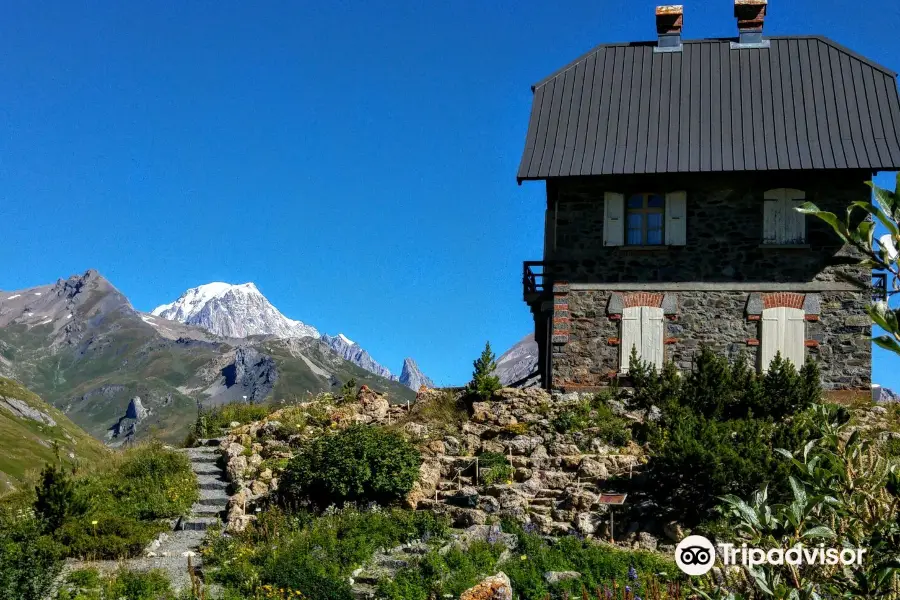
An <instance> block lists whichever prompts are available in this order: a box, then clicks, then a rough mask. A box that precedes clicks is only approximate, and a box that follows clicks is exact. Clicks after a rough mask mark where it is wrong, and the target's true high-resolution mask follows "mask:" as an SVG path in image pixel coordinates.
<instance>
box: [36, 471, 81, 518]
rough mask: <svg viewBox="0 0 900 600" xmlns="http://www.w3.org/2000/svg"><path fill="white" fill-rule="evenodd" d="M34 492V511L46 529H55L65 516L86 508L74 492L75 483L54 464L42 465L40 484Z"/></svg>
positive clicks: (73, 514)
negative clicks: (35, 496) (35, 494)
mask: <svg viewBox="0 0 900 600" xmlns="http://www.w3.org/2000/svg"><path fill="white" fill-rule="evenodd" d="M35 492H36V493H37V498H36V499H35V501H34V512H35V514H37V515H38V516H39V517H40V518H41V519H42V520H43V521H44V524H45V525H46V527H47V531H55V530H56V529H58V528H59V527H60V526H61V525H62V524H63V522H64V521H65V520H66V518H67V517H70V516H75V515H80V514H83V513H84V512H85V511H86V510H87V504H86V503H85V502H84V501H83V500H81V499H79V498H78V496H77V494H76V492H75V483H74V482H73V481H72V479H71V478H70V477H69V476H68V475H66V473H65V471H63V469H62V468H61V467H57V466H56V465H52V464H51V465H47V466H46V467H44V470H43V472H41V484H40V485H39V486H37V487H36V488H35Z"/></svg>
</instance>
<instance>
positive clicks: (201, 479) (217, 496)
mask: <svg viewBox="0 0 900 600" xmlns="http://www.w3.org/2000/svg"><path fill="white" fill-rule="evenodd" d="M200 443H201V444H202V445H200V446H197V447H194V448H185V449H184V450H182V452H184V453H185V454H186V455H187V456H188V458H189V459H190V461H191V468H192V469H193V471H194V475H196V476H197V483H198V485H199V488H200V498H199V499H198V501H197V502H196V503H195V504H194V505H193V506H192V507H191V514H190V515H189V516H188V517H186V518H183V519H181V520H180V521H179V522H178V524H177V525H176V526H175V529H176V530H178V531H206V529H207V528H208V527H209V526H210V525H213V524H216V523H221V522H222V518H223V517H224V516H225V509H226V508H227V506H228V481H227V480H226V479H225V471H224V470H223V469H222V467H220V466H219V456H220V455H219V452H218V444H219V440H217V439H209V440H200Z"/></svg>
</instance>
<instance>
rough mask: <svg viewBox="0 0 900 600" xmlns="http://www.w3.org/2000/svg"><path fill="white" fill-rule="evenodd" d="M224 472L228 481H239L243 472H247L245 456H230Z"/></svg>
mask: <svg viewBox="0 0 900 600" xmlns="http://www.w3.org/2000/svg"><path fill="white" fill-rule="evenodd" d="M225 472H226V473H227V474H228V480H229V481H240V480H241V478H242V477H243V476H244V473H246V472H247V457H246V456H235V457H232V458H231V460H229V461H228V466H227V467H226V468H225Z"/></svg>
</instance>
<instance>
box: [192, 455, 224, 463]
mask: <svg viewBox="0 0 900 600" xmlns="http://www.w3.org/2000/svg"><path fill="white" fill-rule="evenodd" d="M190 459H191V464H192V465H214V464H216V463H218V462H219V453H218V452H216V453H212V452H211V453H209V454H202V455H200V456H191V457H190Z"/></svg>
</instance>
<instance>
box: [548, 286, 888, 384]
mask: <svg viewBox="0 0 900 600" xmlns="http://www.w3.org/2000/svg"><path fill="white" fill-rule="evenodd" d="M628 293H629V292H628V291H627V290H621V291H620V290H616V291H610V290H590V289H579V287H578V286H577V285H574V284H573V285H570V286H569V287H568V291H567V292H566V293H565V295H564V296H562V295H559V296H558V300H557V302H561V301H560V300H559V298H564V300H565V306H566V309H565V313H564V314H565V315H566V316H565V317H564V319H565V320H566V322H565V323H557V324H556V326H559V327H565V328H567V329H565V330H558V331H557V333H560V334H562V333H563V331H565V335H558V336H554V342H555V343H553V344H552V357H551V359H552V385H553V387H554V388H555V389H563V390H566V389H589V388H595V387H602V386H605V385H608V384H609V381H610V379H611V378H613V377H615V376H616V373H617V372H618V370H619V352H620V350H619V346H618V342H619V337H620V321H619V320H617V319H616V316H617V315H616V314H615V313H614V312H611V310H613V311H614V310H615V305H616V301H615V299H614V298H613V296H614V295H616V294H618V295H620V296H621V295H627V294H628ZM754 295H757V296H758V294H754V293H753V292H745V291H677V292H676V291H667V292H665V297H666V301H667V302H674V303H675V306H676V307H677V308H675V309H674V312H671V314H669V311H668V310H667V315H666V321H665V323H666V325H665V326H666V332H665V336H664V337H665V341H666V343H665V350H664V352H665V360H666V361H671V362H674V363H675V366H676V367H678V368H679V369H680V370H682V371H689V370H690V369H691V365H692V363H693V359H694V356H695V354H696V353H698V352H699V350H700V347H701V345H708V346H709V347H710V348H712V349H713V350H714V351H715V352H717V353H719V354H722V355H725V356H727V357H729V358H730V359H736V358H737V357H738V356H740V355H741V353H744V354H745V356H747V358H748V360H750V361H752V362H753V364H754V365H756V366H758V364H757V363H758V354H759V349H760V346H759V339H760V327H761V325H760V321H759V320H758V317H757V318H756V319H754V317H756V316H757V315H754V314H753V313H754V312H755V311H754V308H753V302H752V300H753V298H752V297H753V296H754ZM803 296H804V297H808V298H815V300H816V301H817V302H818V306H817V307H816V309H808V310H807V314H808V316H807V318H808V319H810V320H808V321H807V323H806V340H807V355H808V356H811V357H812V358H813V359H815V360H817V361H818V362H819V368H820V370H821V372H822V384H823V387H824V388H825V389H826V390H854V389H859V390H866V391H868V390H869V387H870V378H871V341H870V337H871V325H870V320H869V316H868V314H867V313H866V306H867V305H868V303H869V297H868V294H867V293H866V292H857V291H833V292H816V293H803ZM611 300H613V302H612V303H611ZM561 305H562V304H561V303H560V304H558V306H561ZM611 305H612V306H613V308H612V309H611V308H610V307H611ZM812 310H818V313H819V314H812V312H811V311H812ZM560 320H561V319H555V321H560Z"/></svg>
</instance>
